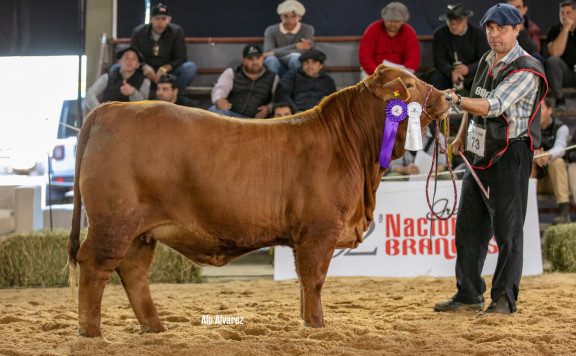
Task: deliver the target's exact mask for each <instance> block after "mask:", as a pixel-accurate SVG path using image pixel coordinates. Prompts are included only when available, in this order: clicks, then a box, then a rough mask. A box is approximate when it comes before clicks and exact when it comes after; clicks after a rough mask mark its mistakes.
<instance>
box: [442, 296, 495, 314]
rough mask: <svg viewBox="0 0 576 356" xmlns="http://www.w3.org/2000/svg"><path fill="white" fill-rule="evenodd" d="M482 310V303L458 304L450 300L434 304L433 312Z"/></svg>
mask: <svg viewBox="0 0 576 356" xmlns="http://www.w3.org/2000/svg"><path fill="white" fill-rule="evenodd" d="M482 309H484V303H472V304H466V303H460V302H457V301H455V300H453V299H450V300H449V301H447V302H440V303H436V304H434V311H436V312H447V311H460V310H472V311H481V310H482Z"/></svg>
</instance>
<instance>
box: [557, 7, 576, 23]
mask: <svg viewBox="0 0 576 356" xmlns="http://www.w3.org/2000/svg"><path fill="white" fill-rule="evenodd" d="M567 18H570V19H572V22H573V23H576V11H575V10H574V9H573V8H572V6H570V5H568V6H562V7H561V8H560V22H561V23H564V21H565V20H566V19H567Z"/></svg>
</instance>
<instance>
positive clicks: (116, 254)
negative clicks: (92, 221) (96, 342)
mask: <svg viewBox="0 0 576 356" xmlns="http://www.w3.org/2000/svg"><path fill="white" fill-rule="evenodd" d="M115 236H117V235H116V234H111V233H101V232H98V228H97V227H96V226H92V227H89V228H88V236H87V237H86V241H84V243H82V245H81V246H80V250H79V251H78V256H77V260H78V266H79V269H80V278H79V284H78V333H79V334H80V335H83V336H89V337H93V336H100V335H101V332H100V320H101V310H102V295H103V294H104V287H105V286H106V282H108V279H110V276H111V275H112V273H113V272H114V270H115V269H116V267H117V266H118V264H119V263H120V261H121V260H122V258H123V256H124V252H125V251H126V248H127V247H128V242H127V241H123V240H121V239H119V238H115Z"/></svg>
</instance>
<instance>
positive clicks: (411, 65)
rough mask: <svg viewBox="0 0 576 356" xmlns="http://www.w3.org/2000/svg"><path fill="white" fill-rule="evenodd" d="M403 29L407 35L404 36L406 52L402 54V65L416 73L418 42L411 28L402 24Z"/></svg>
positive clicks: (417, 66)
mask: <svg viewBox="0 0 576 356" xmlns="http://www.w3.org/2000/svg"><path fill="white" fill-rule="evenodd" d="M404 27H405V28H404V30H405V31H406V32H407V33H406V34H405V35H406V36H405V39H406V47H405V49H406V51H405V52H404V63H402V64H404V66H405V67H406V68H408V69H412V70H413V71H414V72H416V71H418V68H419V67H420V42H418V37H417V36H416V32H415V31H414V30H413V29H412V28H411V27H408V25H407V24H404Z"/></svg>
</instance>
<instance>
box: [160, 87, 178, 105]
mask: <svg viewBox="0 0 576 356" xmlns="http://www.w3.org/2000/svg"><path fill="white" fill-rule="evenodd" d="M177 97H178V89H172V84H170V83H158V86H157V87H156V98H157V99H158V100H162V101H167V102H169V103H175V102H176V99H177Z"/></svg>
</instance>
